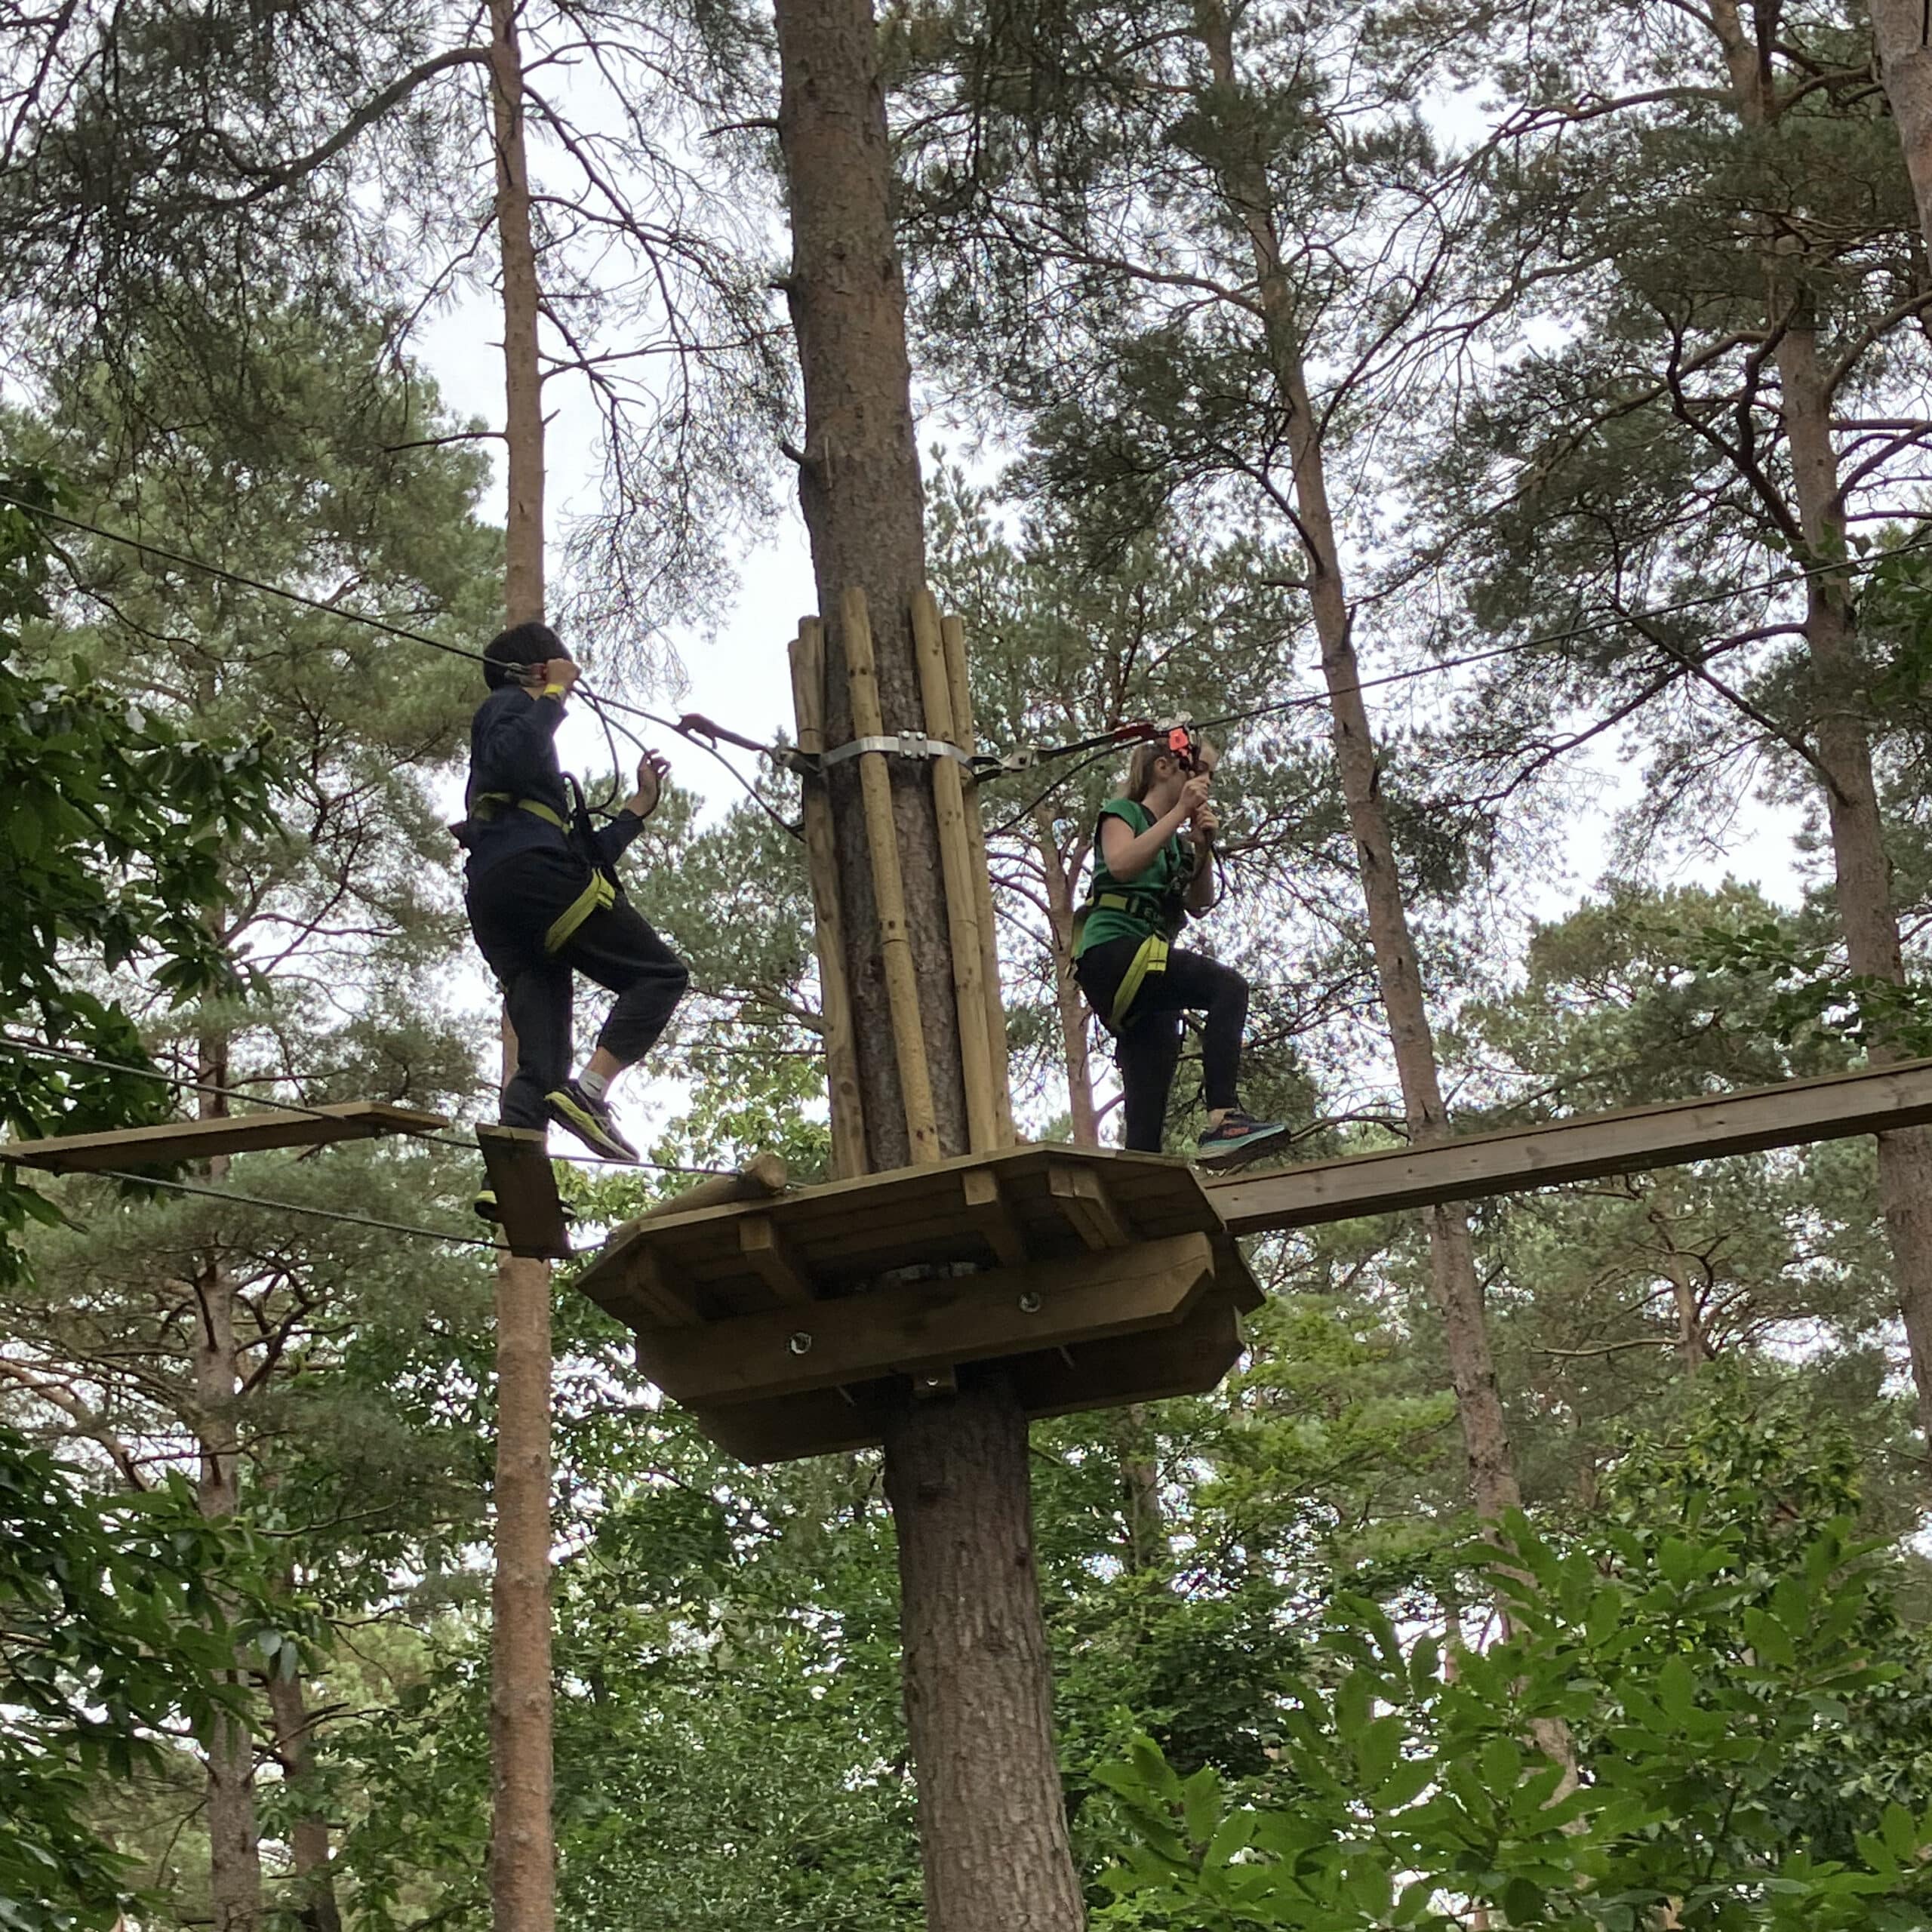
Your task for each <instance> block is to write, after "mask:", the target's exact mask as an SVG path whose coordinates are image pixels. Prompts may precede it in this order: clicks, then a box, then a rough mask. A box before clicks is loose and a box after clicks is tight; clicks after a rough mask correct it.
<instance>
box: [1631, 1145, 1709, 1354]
mask: <svg viewBox="0 0 1932 1932" xmlns="http://www.w3.org/2000/svg"><path fill="white" fill-rule="evenodd" d="M1644 1219H1645V1220H1647V1221H1648V1222H1649V1223H1650V1224H1651V1226H1652V1227H1653V1228H1654V1229H1656V1231H1657V1251H1658V1257H1659V1261H1660V1265H1661V1266H1662V1267H1663V1274H1664V1279H1665V1280H1666V1281H1668V1282H1669V1284H1670V1299H1671V1304H1672V1307H1673V1308H1674V1309H1675V1312H1676V1315H1677V1360H1678V1367H1681V1369H1682V1370H1683V1371H1684V1380H1686V1381H1687V1382H1690V1381H1694V1380H1696V1379H1697V1371H1699V1370H1700V1368H1702V1367H1703V1365H1704V1364H1705V1363H1706V1362H1707V1361H1709V1360H1710V1359H1711V1345H1710V1340H1709V1337H1707V1336H1706V1334H1705V1333H1704V1318H1703V1310H1702V1309H1700V1307H1699V1306H1698V1305H1697V1284H1696V1283H1695V1282H1694V1281H1692V1279H1691V1278H1690V1256H1689V1255H1687V1254H1685V1253H1684V1250H1683V1249H1682V1248H1681V1247H1678V1244H1677V1234H1676V1230H1675V1228H1674V1227H1673V1226H1672V1193H1671V1189H1670V1185H1669V1183H1668V1182H1667V1181H1664V1182H1660V1183H1658V1184H1657V1186H1656V1187H1655V1188H1654V1189H1652V1191H1651V1198H1650V1201H1649V1203H1648V1204H1647V1206H1646V1207H1645V1208H1644Z"/></svg>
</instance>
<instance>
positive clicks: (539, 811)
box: [469, 792, 570, 832]
mask: <svg viewBox="0 0 1932 1932" xmlns="http://www.w3.org/2000/svg"><path fill="white" fill-rule="evenodd" d="M484 805H488V807H489V808H490V809H489V810H488V811H480V810H478V808H479V807H480V806H484ZM512 805H514V806H515V808H517V810H518V811H520V812H528V813H530V814H531V815H532V816H533V817H537V818H540V819H542V820H543V821H544V823H546V824H548V825H554V826H555V827H556V828H557V829H558V831H559V832H568V831H569V830H570V826H568V824H567V823H565V820H564V817H563V814H561V812H558V811H555V810H554V809H553V808H552V807H550V806H549V805H546V804H545V803H544V802H543V800H542V799H541V798H512V797H511V796H510V795H509V792H478V793H477V795H476V796H475V798H472V800H471V801H470V804H469V815H470V817H472V818H480V819H482V820H485V821H486V822H487V821H488V820H491V819H493V818H494V817H496V815H497V810H498V808H503V809H505V810H507V809H508V808H509V807H510V806H512Z"/></svg>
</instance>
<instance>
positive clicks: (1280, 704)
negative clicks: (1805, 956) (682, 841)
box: [0, 491, 1932, 832]
mask: <svg viewBox="0 0 1932 1932" xmlns="http://www.w3.org/2000/svg"><path fill="white" fill-rule="evenodd" d="M0 503H10V504H11V505H12V506H14V508H15V509H20V510H23V511H24V512H26V513H27V514H28V515H30V516H38V517H43V518H45V519H46V520H47V521H49V522H51V523H57V524H60V525H63V527H64V528H67V529H69V530H76V531H82V532H84V533H85V534H87V535H88V536H91V537H100V538H101V539H102V540H103V541H105V542H107V543H119V544H122V545H125V546H126V547H127V548H128V549H133V550H137V551H140V552H143V553H144V554H146V555H149V556H154V557H158V558H161V559H162V561H165V562H167V563H171V564H174V565H177V566H178V567H179V568H181V569H183V570H190V571H199V572H200V573H201V574H202V575H204V576H205V577H210V578H212V579H215V580H218V581H220V582H222V583H233V584H238V585H239V586H242V588H243V589H248V590H253V591H257V592H260V594H261V595H264V596H267V597H278V598H282V599H284V600H285V601H287V602H289V603H291V604H296V605H300V606H301V607H302V608H304V609H305V610H310V611H317V612H319V613H320V614H321V615H323V616H325V617H334V618H337V619H338V620H342V621H344V622H346V623H354V624H361V625H362V626H365V628H366V629H370V630H374V631H377V632H381V633H382V634H383V635H385V636H388V637H395V638H401V639H403V640H404V641H405V642H408V643H411V644H420V645H427V646H428V647H429V649H431V650H432V651H442V652H443V653H445V654H446V655H448V656H450V657H466V658H468V659H469V660H470V661H471V662H472V663H476V664H483V663H488V662H489V661H490V660H488V659H487V658H486V657H485V656H484V654H482V652H481V651H472V650H470V649H469V648H468V647H467V646H466V645H459V644H451V643H448V642H447V641H445V639H443V638H435V637H431V636H430V635H429V634H428V633H427V632H424V631H418V630H412V629H410V628H409V627H408V626H406V625H402V624H397V623H392V622H390V621H389V620H388V619H387V618H384V617H374V616H371V615H369V614H367V613H365V612H363V611H348V610H344V609H343V608H340V606H339V605H334V604H331V603H328V602H325V601H324V600H323V599H321V598H315V597H309V596H307V595H304V594H303V592H300V591H296V590H290V589H287V588H286V587H285V586H282V585H281V584H275V583H265V582H264V581H263V580H261V579H260V578H258V577H247V576H244V575H242V574H239V573H238V572H236V571H231V570H228V569H226V568H224V567H223V566H222V565H219V564H211V563H206V562H204V561H202V559H200V558H196V557H190V556H187V555H184V554H183V553H182V552H180V551H176V550H170V549H167V548H165V546H162V545H161V544H158V543H149V542H148V541H147V540H146V538H144V537H130V536H128V535H125V534H123V533H122V532H121V531H115V530H109V529H106V528H103V526H102V525H99V524H96V523H90V522H88V521H87V520H86V519H85V518H81V517H75V516H69V515H67V514H66V512H63V511H60V510H54V509H46V508H44V507H43V506H41V505H38V504H35V503H28V502H26V501H25V500H23V499H22V498H20V497H15V496H13V495H11V494H8V492H7V491H0ZM1927 549H1932V536H1928V537H1922V538H1920V539H1918V540H1915V541H1914V542H1912V543H1903V544H1900V546H1898V547H1897V549H1891V550H1884V551H1881V552H1878V553H1877V554H1876V555H1872V556H1867V557H1861V558H1849V557H1847V558H1843V559H1841V561H1837V562H1835V563H1829V564H1817V565H1811V566H1810V567H1808V568H1801V569H1798V570H1794V571H1780V572H1779V573H1777V574H1775V575H1773V576H1770V577H1762V578H1759V579H1758V580H1755V581H1754V582H1752V583H1741V584H1737V585H1734V586H1732V587H1731V588H1730V589H1727V590H1718V591H1706V592H1700V593H1699V594H1698V595H1696V596H1692V597H1684V598H1676V599H1675V600H1673V601H1672V602H1670V603H1668V604H1656V605H1646V606H1645V607H1644V608H1642V609H1641V610H1636V611H1626V612H1623V613H1620V614H1616V615H1613V616H1611V617H1601V618H1596V619H1593V620H1590V621H1589V622H1587V623H1577V624H1573V625H1571V626H1567V628H1566V629H1562V630H1558V631H1550V632H1545V633H1543V634H1542V635H1538V636H1536V637H1530V638H1518V639H1517V640H1515V641H1514V642H1512V643H1509V644H1500V645H1494V646H1492V647H1491V648H1488V649H1487V650H1483V651H1468V652H1466V653H1464V654H1462V655H1461V656H1460V657H1445V658H1441V659H1438V660H1436V661H1435V662H1434V663H1429V664H1420V665H1414V666H1411V667H1410V668H1409V669H1406V670H1402V671H1390V672H1383V673H1382V674H1381V675H1378V676H1376V677H1373V678H1358V679H1357V680H1356V681H1355V683H1354V684H1353V685H1348V686H1345V687H1344V688H1343V690H1342V691H1339V692H1304V693H1299V694H1297V695H1296V696H1294V697H1288V698H1282V699H1279V700H1277V701H1275V703H1272V704H1264V705H1257V706H1254V707H1253V708H1252V709H1248V710H1246V711H1238V712H1227V713H1226V714H1224V715H1222V716H1220V717H1219V718H1206V719H1203V720H1202V721H1201V724H1200V727H1199V728H1201V729H1202V730H1209V729H1213V728H1218V727H1220V726H1223V725H1227V724H1247V723H1249V722H1251V721H1253V720H1254V719H1255V718H1267V717H1273V716H1276V715H1280V714H1282V713H1284V712H1291V711H1299V710H1305V709H1310V708H1312V707H1315V706H1321V705H1324V704H1328V703H1332V702H1333V700H1334V698H1335V697H1346V696H1349V695H1350V694H1354V693H1357V692H1361V691H1372V690H1376V689H1379V688H1382V687H1383V686H1386V685H1395V684H1402V683H1406V682H1407V681H1410V680H1411V679H1414V678H1428V677H1434V676H1436V675H1439V674H1440V673H1441V672H1447V671H1454V670H1460V669H1463V668H1464V667H1465V666H1469V665H1471V664H1481V663H1487V662H1489V661H1490V660H1493V659H1495V658H1498V657H1514V656H1515V655H1517V654H1519V653H1521V652H1524V651H1542V650H1546V649H1548V648H1549V647H1550V646H1551V645H1557V644H1565V643H1570V642H1573V641H1575V640H1576V639H1577V638H1584V637H1591V636H1594V635H1596V634H1598V632H1603V631H1609V630H1615V629H1617V628H1619V627H1620V626H1623V625H1626V624H1629V623H1639V622H1641V621H1643V620H1645V619H1647V618H1652V617H1672V616H1675V615H1677V614H1679V613H1681V612H1683V611H1691V610H1697V609H1700V608H1703V607H1704V606H1706V605H1712V604H1722V603H1726V602H1728V601H1730V599H1731V598H1737V597H1745V596H1749V595H1752V594H1753V593H1755V592H1759V591H1769V590H1780V589H1789V587H1790V586H1792V585H1793V584H1797V583H1807V582H1808V581H1809V580H1810V579H1812V578H1813V577H1828V576H1831V575H1832V574H1836V573H1844V572H1847V571H1866V570H1875V569H1876V568H1878V566H1879V565H1881V564H1883V563H1884V562H1886V561H1888V560H1889V559H1890V558H1894V557H1901V556H1909V555H1917V554H1918V553H1920V552H1924V551H1925V550H1927ZM580 690H581V694H582V696H583V699H584V700H585V702H586V703H587V704H589V706H591V707H592V709H593V710H595V711H598V713H599V715H600V717H601V715H602V713H603V712H605V711H606V710H608V711H618V712H624V713H626V714H627V715H629V716H631V717H633V718H642V719H643V720H644V721H645V722H646V723H647V724H655V725H657V727H659V728H660V729H661V730H663V731H672V732H675V734H677V735H678V737H681V738H684V739H685V740H687V741H688V743H691V744H694V745H696V746H698V748H699V749H700V750H703V751H706V752H709V753H710V754H711V755H712V757H713V758H716V759H717V760H718V763H719V764H721V765H723V766H724V769H725V770H726V771H728V772H729V773H730V774H731V776H732V777H733V778H734V779H735V780H737V783H739V784H740V786H743V789H744V790H745V792H746V794H747V795H749V797H751V798H752V799H753V800H754V801H755V802H756V803H757V804H758V805H759V806H760V807H761V808H762V809H763V810H764V811H765V812H766V813H767V814H768V815H769V816H770V817H772V818H773V819H774V820H776V821H777V823H778V824H779V825H780V826H783V828H784V829H785V830H786V832H791V831H792V827H791V826H789V824H787V823H786V821H785V820H783V818H781V817H779V815H778V814H777V813H776V812H774V811H773V810H772V808H771V804H769V802H768V801H767V800H765V799H764V798H763V797H762V796H761V794H760V793H759V792H758V791H757V789H756V788H755V786H753V785H752V783H750V781H749V780H747V779H746V777H744V775H743V773H741V772H740V771H739V770H738V769H737V767H736V766H735V765H734V764H732V763H731V761H730V760H729V759H728V758H726V757H725V756H724V754H723V753H722V752H720V751H719V750H718V747H717V743H716V742H715V741H716V740H717V739H718V738H720V737H723V738H725V739H728V740H729V741H730V742H731V743H734V744H737V745H741V746H743V747H744V748H745V749H746V750H748V751H752V752H757V753H758V754H759V755H761V756H763V757H766V758H771V759H773V760H774V761H777V762H780V763H785V762H789V761H792V760H794V759H795V758H798V756H799V754H798V752H797V751H796V750H795V748H794V747H792V746H784V745H777V744H759V743H756V742H755V740H752V739H749V738H746V737H740V735H739V734H737V733H736V732H734V731H726V730H725V729H724V728H723V727H722V726H720V725H717V724H713V723H712V721H711V720H710V719H709V718H704V717H702V716H701V715H699V714H697V713H696V712H686V713H685V715H684V716H683V717H682V718H666V717H663V716H661V715H660V714H659V713H657V712H654V711H651V710H648V709H646V708H645V706H642V705H637V704H631V703H626V701H625V700H622V699H620V698H614V697H602V696H600V695H599V694H597V693H595V692H594V691H590V690H589V688H584V687H581V686H580ZM606 722H607V724H608V720H606ZM620 729H622V728H621V727H620ZM624 735H625V736H626V737H628V738H629V739H630V740H631V742H632V743H633V744H634V745H636V746H638V749H640V750H643V749H645V746H644V745H643V743H642V742H641V740H639V739H638V737H636V735H635V734H634V733H632V732H630V731H625V732H624ZM1143 735H1144V734H1143V733H1140V732H1139V731H1137V730H1136V728H1134V727H1133V726H1120V727H1117V728H1115V730H1114V731H1109V732H1100V733H1097V734H1095V735H1094V737H1089V738H1082V739H1079V740H1075V742H1074V743H1070V744H1063V745H1043V746H1029V747H1027V748H1026V749H1027V750H1028V751H1029V752H1030V754H1031V755H1030V756H1029V758H1027V759H1026V766H1030V765H1032V764H1037V763H1038V762H1039V761H1041V760H1042V759H1046V758H1067V757H1072V756H1075V755H1078V754H1079V753H1081V752H1088V751H1092V750H1094V749H1096V748H1099V749H1112V747H1113V746H1115V745H1116V744H1124V743H1129V742H1131V740H1133V739H1134V738H1135V737H1139V736H1143ZM1020 768H1022V769H1023V768H1025V767H1020ZM994 775H1004V774H994ZM1052 789H1054V788H1053V787H1052V786H1049V787H1048V790H1049V791H1051V790H1052ZM1042 796H1044V794H1042ZM1035 803H1036V804H1037V803H1038V801H1037V800H1036V801H1035ZM1028 809H1029V810H1030V809H1031V808H1030V807H1029V808H1028Z"/></svg>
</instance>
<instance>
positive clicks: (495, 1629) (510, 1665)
mask: <svg viewBox="0 0 1932 1932" xmlns="http://www.w3.org/2000/svg"><path fill="white" fill-rule="evenodd" d="M490 26H491V44H490V49H491V67H490V75H491V109H492V112H493V115H494V130H495V138H496V155H497V240H498V247H499V248H500V251H501V255H502V261H503V365H504V388H505V391H506V401H507V405H508V406H507V409H506V415H505V425H506V450H507V452H508V459H507V461H508V470H509V477H508V482H509V509H508V516H507V521H506V530H505V543H504V585H503V605H504V615H505V617H506V619H507V620H508V621H509V623H513V624H515V623H525V622H526V621H528V620H532V619H537V618H540V617H542V616H543V393H542V378H541V374H540V366H539V363H538V360H537V326H538V318H539V305H540V294H539V290H538V288H537V257H536V251H535V248H534V245H533V244H532V242H531V226H530V174H529V164H528V158H527V156H526V154H525V146H524V109H523V87H522V82H523V64H522V59H521V54H520V52H519V51H518V45H517V37H516V11H515V0H490ZM515 1066H516V1041H515V1036H514V1035H512V1033H511V1032H510V1030H509V1024H508V1023H507V1021H506V1023H505V1024H504V1027H503V1078H504V1079H505V1080H506V1081H508V1079H509V1076H510V1075H511V1074H512V1072H514V1071H515ZM550 1365H551V1355H550V1270H549V1266H548V1264H547V1263H543V1262H541V1261H520V1260H516V1259H515V1258H514V1257H512V1256H510V1255H508V1254H506V1255H504V1256H503V1257H502V1258H501V1260H499V1262H498V1263H497V1471H496V1497H495V1501H496V1529H495V1549H494V1557H495V1568H494V1576H493V1579H492V1581H491V1597H490V1601H491V1646H490V1736H491V1829H490V1897H491V1913H492V1923H493V1924H494V1926H495V1927H496V1932H552V1927H554V1926H555V1923H556V1847H555V1839H554V1837H553V1834H552V1823H551V1817H550V1801H551V1786H552V1764H551V1738H550V1720H551V1692H550Z"/></svg>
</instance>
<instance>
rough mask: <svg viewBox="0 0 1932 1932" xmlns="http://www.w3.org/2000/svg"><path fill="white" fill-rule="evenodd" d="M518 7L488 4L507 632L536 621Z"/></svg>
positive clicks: (529, 258)
mask: <svg viewBox="0 0 1932 1932" xmlns="http://www.w3.org/2000/svg"><path fill="white" fill-rule="evenodd" d="M517 14H518V0H490V112H491V131H492V133H493V135H494V148H495V152H496V165H497V251H498V253H499V254H500V257H501V261H502V269H503V387H504V392H505V400H506V405H507V407H506V410H505V412H504V418H503V432H504V442H505V447H506V450H507V451H508V455H507V459H506V467H507V469H508V471H509V476H508V483H509V503H508V505H507V506H506V512H505V515H504V523H503V603H504V606H505V611H506V616H507V617H508V620H509V622H510V623H513V624H519V623H525V622H527V621H528V620H531V619H540V618H541V617H543V370H542V365H541V364H540V361H539V359H538V341H537V324H538V318H539V316H540V314H541V312H542V306H543V296H542V291H541V290H540V288H539V286H538V283H537V248H536V244H535V242H534V239H533V238H532V237H531V227H530V158H529V153H528V149H527V148H526V146H525V141H524V104H523V55H522V52H521V48H519V46H518V41H517V26H516V22H517Z"/></svg>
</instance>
